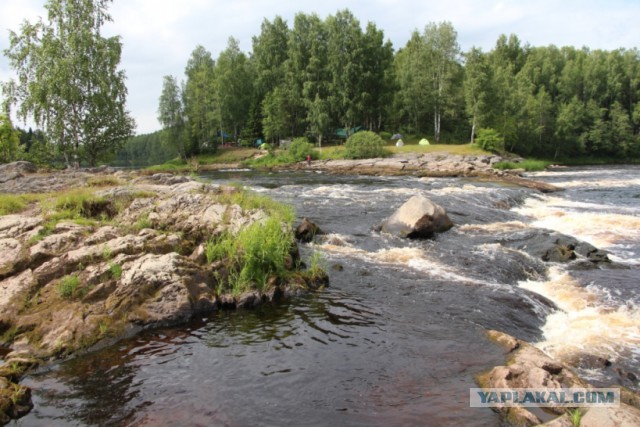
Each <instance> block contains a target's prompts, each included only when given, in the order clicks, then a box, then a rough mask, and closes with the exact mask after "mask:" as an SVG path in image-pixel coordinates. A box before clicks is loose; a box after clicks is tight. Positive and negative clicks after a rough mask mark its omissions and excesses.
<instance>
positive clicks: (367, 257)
mask: <svg viewBox="0 0 640 427" xmlns="http://www.w3.org/2000/svg"><path fill="white" fill-rule="evenodd" d="M338 236H339V235H336V236H334V237H333V238H330V237H329V236H327V238H326V239H325V243H321V244H317V245H316V246H317V247H318V248H320V249H322V250H324V251H327V252H328V253H329V254H332V255H339V256H349V257H355V258H358V259H362V260H364V261H367V262H374V263H377V264H386V265H399V266H404V267H408V268H410V269H412V270H415V271H418V272H420V273H422V274H425V275H426V276H428V277H430V278H432V279H435V280H444V281H451V282H462V283H470V284H483V285H489V286H496V285H497V284H495V283H489V282H484V281H480V280H476V279H473V278H470V277H466V276H464V275H462V274H460V273H459V272H458V271H456V269H455V267H452V266H448V265H445V264H442V263H440V262H438V261H436V260H434V259H431V258H429V257H428V255H427V254H426V253H425V252H424V251H423V250H422V249H420V248H415V247H403V248H390V249H381V250H379V251H376V252H367V251H365V250H362V249H359V248H356V247H354V246H352V245H351V244H350V243H348V242H347V241H346V239H341V240H340V241H336V238H339V237H338Z"/></svg>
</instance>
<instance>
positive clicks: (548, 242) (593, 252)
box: [505, 231, 611, 266]
mask: <svg viewBox="0 0 640 427" xmlns="http://www.w3.org/2000/svg"><path fill="white" fill-rule="evenodd" d="M505 246H508V247H511V248H514V249H518V250H521V251H524V252H526V253H528V254H530V255H532V256H534V257H536V258H539V259H541V260H543V261H545V262H558V263H568V262H572V261H580V260H583V261H588V262H589V263H591V265H592V266H596V265H601V264H602V263H606V264H609V263H611V260H610V259H609V256H608V254H607V252H606V251H603V250H600V249H598V248H596V247H595V246H593V245H591V244H589V243H587V242H583V241H581V240H578V239H576V238H574V237H571V236H566V235H563V234H560V233H557V232H554V231H543V232H537V233H536V234H533V235H528V236H525V237H523V238H521V239H518V240H514V241H511V242H507V243H505Z"/></svg>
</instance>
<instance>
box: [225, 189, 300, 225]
mask: <svg viewBox="0 0 640 427" xmlns="http://www.w3.org/2000/svg"><path fill="white" fill-rule="evenodd" d="M218 200H219V201H220V203H222V204H229V205H238V206H240V207H241V208H242V210H244V211H253V210H258V209H259V210H264V211H265V212H266V213H267V214H268V215H269V216H275V217H278V218H279V219H280V220H282V221H284V222H285V224H288V225H291V224H292V223H293V221H294V220H295V211H294V210H293V208H292V207H291V206H289V205H285V204H283V203H280V202H277V201H275V200H273V199H272V198H270V197H268V196H265V195H262V194H259V193H255V192H253V191H250V190H246V189H244V188H241V187H240V188H237V189H236V190H235V191H231V192H227V193H224V194H221V195H220V196H218Z"/></svg>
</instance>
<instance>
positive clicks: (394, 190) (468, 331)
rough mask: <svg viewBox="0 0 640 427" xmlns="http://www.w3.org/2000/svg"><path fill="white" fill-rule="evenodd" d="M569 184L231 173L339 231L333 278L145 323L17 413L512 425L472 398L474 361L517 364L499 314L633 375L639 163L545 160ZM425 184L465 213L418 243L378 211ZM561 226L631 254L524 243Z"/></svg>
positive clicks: (74, 418) (167, 420)
mask: <svg viewBox="0 0 640 427" xmlns="http://www.w3.org/2000/svg"><path fill="white" fill-rule="evenodd" d="M533 175H534V176H535V178H536V179H540V180H544V181H547V182H550V183H553V184H556V185H558V186H561V187H563V188H565V189H566V190H565V191H563V192H560V193H553V194H550V195H542V194H540V193H536V192H534V191H532V190H528V189H522V188H518V187H510V186H504V185H499V184H495V183H483V182H478V181H474V180H472V179H461V178H450V179H419V178H414V177H379V178H378V177H344V176H329V175H324V174H319V173H314V172H309V173H273V174H264V173H256V172H249V171H226V172H217V173H214V174H209V175H206V176H205V177H204V178H206V179H211V180H214V181H215V182H240V183H242V184H244V185H246V186H249V187H251V188H253V189H254V190H255V191H258V192H261V193H264V194H268V195H270V196H272V197H274V198H275V199H278V200H281V201H284V202H287V203H291V204H293V205H294V206H295V207H296V210H297V212H298V215H299V216H300V217H304V216H307V217H309V218H311V219H312V220H313V221H315V222H316V223H317V224H318V225H320V227H321V228H322V229H323V230H325V231H326V232H327V233H328V234H327V235H326V236H325V237H324V239H323V241H322V242H319V243H316V244H311V245H304V246H303V247H302V253H303V256H309V255H310V254H311V253H312V252H313V251H319V252H320V253H321V254H322V255H323V257H324V259H325V262H326V265H327V269H328V272H329V275H330V281H331V286H330V287H328V288H327V289H325V290H323V291H321V292H317V293H312V294H308V295H305V296H301V297H298V298H294V299H292V300H289V301H284V302H280V303H277V304H274V305H265V306H262V307H260V308H258V309H253V310H239V311H237V312H227V311H222V312H218V313H215V314H213V315H211V316H210V317H207V318H199V319H196V320H195V321H193V322H192V323H191V324H189V325H186V326H183V327H179V328H172V329H162V330H153V331H147V332H145V333H143V334H141V335H138V336H136V337H134V338H132V339H130V340H127V341H124V342H121V343H118V344H117V345H114V346H111V347H109V348H106V349H104V350H101V351H99V352H95V353H92V354H89V355H86V356H83V357H79V358H76V359H74V360H71V361H68V362H64V363H60V364H57V365H54V366H51V367H48V368H47V369H44V370H41V371H39V372H36V373H34V374H32V375H30V376H29V377H27V378H26V379H25V380H24V384H25V385H28V386H29V387H32V388H33V392H34V395H33V401H34V404H35V408H34V410H33V411H32V412H31V413H30V414H28V415H27V416H26V417H24V418H22V419H21V420H19V421H17V422H16V424H17V425H28V426H39V425H42V426H48V425H56V426H57V425H79V426H83V425H202V426H205V425H228V426H256V425H278V426H280V425H291V426H298V425H305V426H306V425H309V426H311V425H323V426H325V425H366V426H371V425H434V426H436V425H437V426H441V425H471V426H494V425H500V419H499V417H498V415H497V414H495V413H494V412H492V411H491V410H489V409H476V408H469V401H468V398H469V388H470V387H475V383H474V375H476V374H478V373H480V372H482V371H484V370H487V369H490V368H491V367H493V366H495V365H500V364H503V363H504V357H503V352H502V350H501V349H500V348H498V347H497V346H496V345H494V344H493V343H491V342H489V341H488V340H487V339H486V337H485V335H484V331H485V330H486V329H497V330H500V331H504V332H506V333H509V334H512V335H514V336H517V337H518V338H521V339H525V340H527V341H530V342H532V343H535V344H536V345H537V346H539V347H540V348H541V349H543V350H544V351H546V352H548V353H549V354H550V355H552V356H554V357H557V358H558V359H561V360H565V361H572V360H575V358H576V357H577V356H579V355H584V354H589V355H594V356H600V357H604V358H606V359H607V360H609V361H611V362H612V366H611V367H609V368H604V369H595V368H594V367H593V366H581V367H580V368H579V372H580V373H581V374H582V375H584V376H586V377H588V378H589V379H590V380H591V381H593V382H594V383H595V384H596V385H609V384H611V383H620V384H624V385H626V386H630V387H633V388H636V389H637V380H636V382H635V383H634V381H633V378H634V377H633V375H634V373H635V375H638V372H639V371H640V291H639V289H638V282H639V279H640V168H638V167H615V168H597V167H592V168H582V169H578V168H570V169H559V170H554V171H552V172H541V173H536V174H533ZM417 192H425V193H426V194H427V195H428V196H429V197H430V198H431V199H433V200H434V201H435V202H436V203H438V204H441V205H442V206H443V207H445V208H446V209H447V211H448V212H449V215H450V217H451V219H452V220H453V222H454V223H455V224H456V226H455V227H454V228H453V229H452V230H450V231H449V232H447V233H444V234H441V235H438V236H437V237H436V238H435V239H433V240H425V241H415V240H414V241H407V240H403V239H399V238H394V237H391V236H388V235H385V234H381V233H379V232H376V231H375V230H374V228H375V226H376V225H378V224H380V222H381V221H382V220H383V219H384V218H386V217H388V216H389V215H390V214H391V213H392V212H393V211H394V210H395V209H396V208H397V207H399V206H400V205H401V204H402V203H403V202H404V201H406V200H407V199H408V198H409V197H411V196H412V195H413V194H416V193H417ZM545 230H556V231H558V232H561V233H564V234H567V235H570V236H573V237H576V238H578V239H581V240H584V241H587V242H589V243H592V244H593V245H595V246H596V247H598V248H601V249H604V250H607V251H608V252H609V254H610V258H611V259H612V260H613V261H614V264H615V266H616V267H617V268H604V269H585V268H583V267H580V266H578V265H577V264H576V265H569V266H568V265H565V264H553V263H544V262H543V261H542V260H540V259H539V258H536V257H533V256H532V255H531V254H529V253H527V252H526V251H522V250H520V249H516V248H514V247H513V245H512V244H511V243H513V242H514V241H525V242H526V241H527V239H530V238H532V236H534V237H535V236H536V235H539V234H540V233H546V232H548V231H545Z"/></svg>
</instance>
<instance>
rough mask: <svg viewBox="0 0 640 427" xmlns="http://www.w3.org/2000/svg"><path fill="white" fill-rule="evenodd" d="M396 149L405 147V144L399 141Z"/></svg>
mask: <svg viewBox="0 0 640 427" xmlns="http://www.w3.org/2000/svg"><path fill="white" fill-rule="evenodd" d="M396 147H404V142H403V141H402V140H401V139H399V140H398V142H396Z"/></svg>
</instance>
